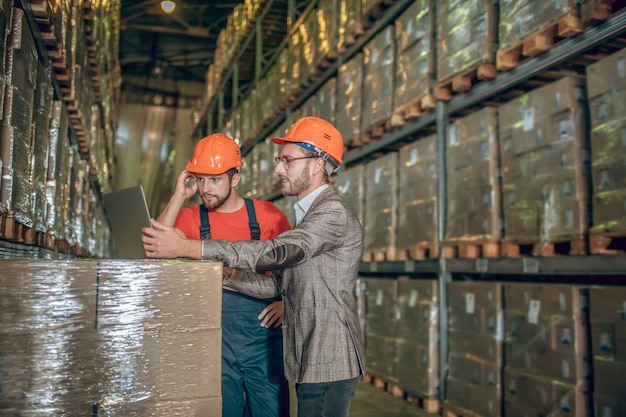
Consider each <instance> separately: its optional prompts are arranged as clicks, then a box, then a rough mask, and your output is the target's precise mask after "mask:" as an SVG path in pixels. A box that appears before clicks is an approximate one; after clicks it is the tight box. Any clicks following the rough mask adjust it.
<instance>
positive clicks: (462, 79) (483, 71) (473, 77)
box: [433, 62, 498, 101]
mask: <svg viewBox="0 0 626 417" xmlns="http://www.w3.org/2000/svg"><path fill="white" fill-rule="evenodd" d="M497 75H498V72H497V71H496V66H495V65H494V64H493V63H491V62H479V63H477V64H475V65H473V66H471V67H470V68H468V69H466V70H464V71H461V72H459V73H458V74H454V75H452V76H451V77H448V78H447V79H445V80H443V81H440V82H438V83H437V84H436V85H435V88H434V90H433V93H434V96H435V98H436V99H437V100H442V101H449V100H451V99H452V97H453V96H454V94H455V93H457V94H458V93H464V92H466V91H469V90H470V89H471V88H472V87H473V86H474V85H475V84H476V83H477V82H479V81H483V80H492V79H494V78H496V76H497Z"/></svg>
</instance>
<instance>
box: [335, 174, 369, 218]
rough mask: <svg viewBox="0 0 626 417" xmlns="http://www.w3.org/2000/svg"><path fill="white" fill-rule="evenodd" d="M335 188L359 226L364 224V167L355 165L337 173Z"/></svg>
mask: <svg viewBox="0 0 626 417" xmlns="http://www.w3.org/2000/svg"><path fill="white" fill-rule="evenodd" d="M335 188H336V189H337V192H339V194H341V196H342V197H343V198H344V199H345V200H346V201H347V202H348V204H349V205H350V207H352V209H353V210H354V212H355V213H356V215H357V217H358V218H359V221H360V222H361V224H364V221H365V166H364V165H356V166H353V167H351V168H348V169H346V170H345V171H341V172H339V173H337V175H336V176H335Z"/></svg>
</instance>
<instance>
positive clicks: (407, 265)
mask: <svg viewBox="0 0 626 417" xmlns="http://www.w3.org/2000/svg"><path fill="white" fill-rule="evenodd" d="M413 271H415V261H414V260H413V259H407V260H406V261H404V272H413Z"/></svg>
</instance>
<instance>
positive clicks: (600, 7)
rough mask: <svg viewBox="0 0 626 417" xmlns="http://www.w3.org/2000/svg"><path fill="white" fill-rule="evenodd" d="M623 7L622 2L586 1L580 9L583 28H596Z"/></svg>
mask: <svg viewBox="0 0 626 417" xmlns="http://www.w3.org/2000/svg"><path fill="white" fill-rule="evenodd" d="M624 7H626V2H625V1H623V0H622V1H620V0H600V1H597V0H596V1H588V2H586V3H585V4H583V5H582V7H581V8H580V17H581V19H582V24H583V27H588V26H597V25H599V24H601V23H603V22H606V21H607V20H608V19H609V18H610V17H611V15H612V14H613V13H615V12H616V11H617V10H619V9H621V8H624Z"/></svg>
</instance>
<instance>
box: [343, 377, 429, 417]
mask: <svg viewBox="0 0 626 417" xmlns="http://www.w3.org/2000/svg"><path fill="white" fill-rule="evenodd" d="M413 416H420V417H433V416H438V417H440V415H439V414H428V413H427V412H425V411H424V410H422V409H421V408H419V407H417V406H415V405H411V404H409V403H408V402H406V401H405V400H403V399H400V398H394V397H393V395H391V394H389V393H388V392H386V391H384V390H382V389H379V388H376V387H375V386H374V385H372V384H371V383H369V382H361V384H360V385H359V390H358V391H357V393H356V397H355V398H354V399H353V400H352V404H351V406H350V417H413Z"/></svg>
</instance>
